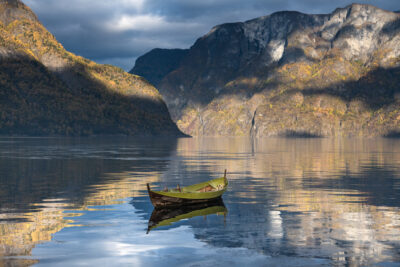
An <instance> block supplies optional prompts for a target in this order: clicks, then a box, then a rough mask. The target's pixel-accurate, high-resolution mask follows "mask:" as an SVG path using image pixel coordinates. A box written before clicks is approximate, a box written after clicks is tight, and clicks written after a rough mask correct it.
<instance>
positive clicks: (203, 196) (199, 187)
mask: <svg viewBox="0 0 400 267" xmlns="http://www.w3.org/2000/svg"><path fill="white" fill-rule="evenodd" d="M227 187H228V179H227V178H226V170H225V174H224V176H223V177H220V178H217V179H213V180H210V181H207V182H203V183H199V184H194V185H189V186H186V187H182V188H181V187H179V185H178V187H177V188H176V189H170V190H168V189H166V190H164V191H153V190H151V189H150V185H149V184H147V191H148V193H149V197H150V200H151V203H153V206H154V207H155V208H159V207H171V206H182V205H193V204H199V203H207V202H214V201H217V200H218V199H220V198H221V196H222V194H223V193H224V192H225V191H226V189H227Z"/></svg>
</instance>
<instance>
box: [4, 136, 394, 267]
mask: <svg viewBox="0 0 400 267" xmlns="http://www.w3.org/2000/svg"><path fill="white" fill-rule="evenodd" d="M224 169H228V178H229V180H230V184H229V189H228V191H227V192H226V193H225V194H224V197H223V201H224V206H225V207H224V210H221V209H217V210H211V211H210V210H208V211H209V212H207V213H206V216H202V215H203V213H201V212H200V213H198V212H197V211H195V213H191V214H192V215H193V214H194V216H188V218H186V217H185V216H183V220H180V221H176V222H173V223H172V224H170V225H162V226H160V227H156V228H153V229H151V231H150V232H148V233H147V231H148V222H149V219H150V217H151V214H152V212H153V207H152V206H151V203H150V201H149V199H148V197H147V193H146V183H151V185H152V186H153V187H154V188H162V187H164V186H165V185H166V186H168V187H175V186H176V185H177V184H180V185H189V184H192V183H197V182H201V181H204V180H208V179H212V178H217V177H219V176H221V175H222V174H223V171H224ZM399 196H400V140H396V139H328V138H316V139H295V138H288V139H285V138H269V139H267V138H266V139H258V140H251V139H248V138H202V139H196V138H191V139H188V138H183V139H178V140H176V139H163V138H153V139H134V138H126V137H110V138H1V139H0V265H2V264H4V265H17V266H24V265H32V264H36V265H37V266H41V265H45V266H46V265H47V266H57V265H59V266H72V265H79V264H81V265H93V264H99V265H101V266H104V265H106V266H108V265H119V266H123V265H126V266H165V265H167V266H226V265H232V266H244V265H248V266H274V265H280V266H321V265H322V266H323V265H328V266H330V265H337V266H342V265H346V266H357V265H377V266H399V265H400V197H399ZM196 212H197V213H196ZM196 215H201V216H196Z"/></svg>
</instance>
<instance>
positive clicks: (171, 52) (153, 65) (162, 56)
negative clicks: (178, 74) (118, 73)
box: [129, 48, 189, 86]
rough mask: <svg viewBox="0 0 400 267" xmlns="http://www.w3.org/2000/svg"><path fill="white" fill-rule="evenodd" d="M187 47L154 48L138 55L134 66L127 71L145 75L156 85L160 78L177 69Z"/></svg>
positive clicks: (186, 51) (185, 53)
mask: <svg viewBox="0 0 400 267" xmlns="http://www.w3.org/2000/svg"><path fill="white" fill-rule="evenodd" d="M188 51H189V49H160V48H155V49H153V50H151V51H150V52H148V53H146V54H144V55H143V56H141V57H139V58H138V59H137V60H136V62H135V67H134V68H133V69H132V70H131V71H129V73H132V74H136V75H139V76H143V77H146V79H147V80H148V81H149V82H150V83H152V84H153V85H154V86H158V84H159V83H160V82H161V80H162V78H164V77H165V76H166V75H167V74H169V73H170V72H171V71H173V70H175V69H177V68H178V67H179V65H180V63H181V61H182V59H183V58H184V57H185V56H186V55H187V53H188Z"/></svg>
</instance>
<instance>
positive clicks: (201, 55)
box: [158, 4, 400, 136]
mask: <svg viewBox="0 0 400 267" xmlns="http://www.w3.org/2000/svg"><path fill="white" fill-rule="evenodd" d="M158 89H159V90H160V92H161V94H162V95H163V96H164V99H165V101H166V102H167V105H168V107H169V109H170V112H171V114H172V117H173V119H174V120H175V121H176V122H177V124H178V126H179V127H180V129H181V130H182V131H184V132H185V133H188V134H191V135H254V136H271V135H283V136H339V135H340V136H351V135H357V136H359V135H361V136H381V135H396V134H397V133H398V132H399V129H400V128H399V127H400V108H399V104H400V14H398V13H395V12H389V11H385V10H382V9H379V8H376V7H374V6H370V5H359V4H353V5H350V6H347V7H345V8H338V9H336V10H335V11H333V12H332V13H331V14H324V15H309V14H303V13H299V12H289V11H284V12H277V13H273V14H271V15H268V16H264V17H260V18H256V19H253V20H250V21H246V22H243V23H242V22H240V23H229V24H223V25H219V26H216V27H214V28H213V29H212V30H211V31H210V32H209V33H207V34H206V35H204V36H203V37H201V38H199V39H198V40H197V41H196V42H195V44H194V45H193V46H192V47H191V48H190V50H189V52H188V54H187V55H186V56H185V57H184V58H183V59H182V62H181V63H180V66H179V67H178V68H176V69H175V70H173V71H171V72H170V73H169V74H168V75H166V76H165V77H164V78H163V79H162V81H161V82H160V84H159V86H158Z"/></svg>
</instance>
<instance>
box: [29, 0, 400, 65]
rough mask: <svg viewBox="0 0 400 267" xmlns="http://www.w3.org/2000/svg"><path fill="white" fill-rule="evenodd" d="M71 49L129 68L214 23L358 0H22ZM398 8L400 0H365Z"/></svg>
mask: <svg viewBox="0 0 400 267" xmlns="http://www.w3.org/2000/svg"><path fill="white" fill-rule="evenodd" d="M23 1H24V2H25V4H27V5H28V6H29V7H30V8H31V9H32V10H33V11H34V12H35V13H36V14H37V15H38V17H39V19H40V20H41V22H42V23H43V24H44V26H45V27H46V28H48V29H49V31H50V32H52V33H53V34H54V35H55V37H56V38H57V39H58V40H59V41H60V42H61V43H62V44H63V45H64V47H65V48H66V49H68V50H69V51H71V52H73V53H76V54H78V55H81V56H84V57H87V58H90V59H92V60H95V61H98V62H101V63H109V64H117V65H118V66H120V67H122V68H124V69H125V70H129V69H131V68H132V66H133V62H131V60H134V59H135V58H137V57H139V56H140V55H142V54H143V53H145V52H147V51H149V50H151V49H152V48H155V47H161V48H174V47H176V48H188V47H190V46H191V45H192V44H193V43H194V41H195V40H196V39H197V38H199V37H201V36H202V35H204V34H205V33H207V32H208V31H209V30H210V29H211V28H212V27H213V26H215V25H217V24H221V23H225V22H236V21H245V20H249V19H252V18H255V17H259V16H264V15H268V14H271V13H273V12H276V11H281V10H297V11H300V12H304V13H330V12H332V11H333V10H334V9H335V8H337V7H344V6H346V5H348V4H350V3H352V2H353V1H354V0H337V1H329V0H302V1H300V0H265V1H261V0H247V1H243V0H218V1H215V0H200V1H199V0H168V1H166V0H102V1H98V0H69V1H59V0H23ZM361 3H367V4H372V5H376V6H378V7H380V8H383V9H388V10H399V9H400V3H399V1H392V0H369V1H361Z"/></svg>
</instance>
